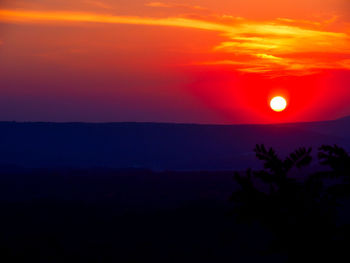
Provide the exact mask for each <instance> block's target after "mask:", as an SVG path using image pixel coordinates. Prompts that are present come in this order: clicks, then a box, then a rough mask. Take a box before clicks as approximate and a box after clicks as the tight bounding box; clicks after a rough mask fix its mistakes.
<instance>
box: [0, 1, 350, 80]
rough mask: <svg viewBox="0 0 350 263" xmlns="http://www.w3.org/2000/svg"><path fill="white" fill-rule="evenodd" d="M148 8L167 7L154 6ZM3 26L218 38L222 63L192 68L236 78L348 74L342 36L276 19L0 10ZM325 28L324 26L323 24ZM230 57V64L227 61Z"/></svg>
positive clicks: (349, 51)
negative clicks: (167, 31)
mask: <svg viewBox="0 0 350 263" xmlns="http://www.w3.org/2000/svg"><path fill="white" fill-rule="evenodd" d="M149 5H150V6H157V7H170V6H169V5H166V4H163V3H160V2H153V3H149ZM0 22H6V23H108V24H129V25H142V26H166V27H180V28H190V29H197V30H209V31H215V32H218V34H220V35H222V36H224V37H226V39H227V40H225V41H223V42H221V43H219V44H218V45H216V46H215V47H213V50H212V51H209V52H214V53H215V52H216V53H223V54H226V56H227V59H224V60H218V61H204V62H196V63H195V64H197V65H228V66H232V67H234V68H235V69H236V70H238V71H241V72H249V73H260V74H270V75H274V74H275V75H280V74H295V75H299V74H313V73H315V72H317V71H318V70H322V69H344V70H350V63H349V61H350V36H349V34H347V33H345V32H334V31H326V30H322V21H321V22H320V21H314V22H313V21H300V22H298V20H292V19H285V18H278V19H276V20H275V21H267V22H266V21H265V22H264V21H262V22H261V21H259V22H257V21H249V20H246V19H243V18H241V19H234V18H232V19H227V17H214V16H210V17H209V16H208V17H204V18H203V17H201V18H200V19H195V18H187V17H166V18H152V17H139V16H114V15H106V14H98V13H76V12H59V11H26V10H0ZM325 23H326V24H327V23H329V21H325ZM232 56H234V57H235V58H234V59H232Z"/></svg>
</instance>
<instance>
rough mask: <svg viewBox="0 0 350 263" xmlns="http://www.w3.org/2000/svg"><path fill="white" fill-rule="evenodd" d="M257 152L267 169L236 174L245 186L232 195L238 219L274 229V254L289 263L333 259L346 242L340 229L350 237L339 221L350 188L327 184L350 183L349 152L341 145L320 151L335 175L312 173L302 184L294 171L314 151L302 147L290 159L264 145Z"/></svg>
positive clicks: (343, 185) (319, 155) (309, 161)
mask: <svg viewBox="0 0 350 263" xmlns="http://www.w3.org/2000/svg"><path fill="white" fill-rule="evenodd" d="M254 152H255V154H256V157H257V158H258V159H259V160H261V161H262V162H263V164H264V169H262V170H259V171H252V170H251V169H248V170H247V172H246V174H245V175H242V174H240V173H238V172H237V173H235V180H236V181H237V182H238V184H239V185H240V190H239V191H236V192H234V193H233V194H232V196H231V201H233V203H234V207H235V210H234V211H235V215H236V218H237V219H238V220H240V221H241V222H255V223H258V224H260V225H261V226H262V227H264V228H267V229H269V230H270V231H271V232H272V233H273V234H274V236H275V240H274V241H275V242H273V243H272V244H271V247H270V251H271V252H274V253H275V252H284V253H287V255H288V258H289V261H290V262H295V261H296V260H299V258H300V257H301V256H303V257H304V258H305V257H309V259H310V260H314V259H315V258H317V259H318V260H320V259H326V258H328V259H334V254H333V253H331V252H334V251H338V252H339V249H338V248H339V247H341V246H340V245H339V244H340V243H341V242H340V243H339V240H344V239H345V238H347V236H345V235H344V234H342V235H339V231H340V230H339V229H341V231H340V232H341V233H345V232H346V231H348V230H347V229H349V231H348V232H349V233H350V227H348V228H344V226H342V228H339V227H338V226H337V218H336V215H337V208H338V201H339V198H343V197H344V196H350V195H349V193H350V184H349V183H344V182H346V180H341V181H340V183H335V184H332V185H326V184H325V182H324V180H325V179H326V178H338V179H339V178H341V179H344V178H345V179H346V178H349V176H350V173H349V171H350V157H349V155H348V154H347V152H346V151H345V150H344V149H342V148H340V147H338V146H336V145H335V146H326V145H324V146H322V147H320V148H319V152H318V158H319V161H320V163H321V164H322V165H325V166H329V167H330V168H331V169H330V171H327V172H317V173H312V174H310V175H307V176H305V178H303V179H302V180H297V179H296V178H293V176H292V172H291V171H292V170H293V169H294V168H295V169H296V170H295V172H298V171H300V169H302V168H303V167H306V166H308V165H310V164H311V162H312V156H311V153H312V149H311V148H299V149H297V150H295V151H294V152H292V153H291V154H289V155H288V156H287V157H286V158H285V159H281V158H280V157H279V156H278V155H277V154H276V152H275V151H274V150H273V149H272V148H269V149H267V148H266V147H265V146H264V145H262V144H261V145H256V147H255V149H254ZM295 172H293V173H295ZM348 232H346V233H348ZM340 236H341V238H340ZM335 240H337V241H335Z"/></svg>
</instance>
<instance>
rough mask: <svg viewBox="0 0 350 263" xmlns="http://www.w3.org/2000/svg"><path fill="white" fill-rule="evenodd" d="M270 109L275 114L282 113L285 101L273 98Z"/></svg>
mask: <svg viewBox="0 0 350 263" xmlns="http://www.w3.org/2000/svg"><path fill="white" fill-rule="evenodd" d="M270 107H271V109H273V110H274V111H277V112H281V111H284V110H285V109H286V107H287V101H286V99H285V98H283V97H281V96H277V97H274V98H273V99H272V100H271V102H270Z"/></svg>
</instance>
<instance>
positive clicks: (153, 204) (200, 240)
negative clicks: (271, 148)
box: [0, 171, 273, 262]
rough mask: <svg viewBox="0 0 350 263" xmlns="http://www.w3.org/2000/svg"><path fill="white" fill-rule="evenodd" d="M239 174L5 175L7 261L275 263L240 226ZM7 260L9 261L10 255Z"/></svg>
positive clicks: (1, 183)
mask: <svg viewBox="0 0 350 263" xmlns="http://www.w3.org/2000/svg"><path fill="white" fill-rule="evenodd" d="M235 188H237V184H236V183H235V182H234V180H233V173H232V172H221V173H210V172H202V173H201V172H191V173H185V172H182V173H179V172H177V173H175V172H162V173H152V172H149V171H125V172H120V171H119V172H100V173H98V172H96V171H60V172H57V171H56V172H55V173H53V172H52V171H35V172H23V173H22V174H3V175H1V176H0V211H1V216H0V218H1V219H0V220H1V225H0V249H1V252H0V257H1V258H2V259H3V260H2V262H28V261H33V260H34V261H33V262H230V261H231V262H232V261H234V262H256V261H258V260H259V262H273V257H271V256H267V255H263V254H261V253H260V252H262V250H263V249H264V247H265V246H264V245H262V244H264V243H266V242H267V240H268V239H269V235H267V234H266V233H264V232H263V231H262V230H261V229H259V228H255V229H254V227H253V228H252V227H244V226H242V225H238V224H236V223H235V221H234V218H233V216H232V214H231V212H230V211H231V205H230V203H229V202H228V199H229V197H230V195H231V193H232V191H233V189H235ZM4 259H5V260H4Z"/></svg>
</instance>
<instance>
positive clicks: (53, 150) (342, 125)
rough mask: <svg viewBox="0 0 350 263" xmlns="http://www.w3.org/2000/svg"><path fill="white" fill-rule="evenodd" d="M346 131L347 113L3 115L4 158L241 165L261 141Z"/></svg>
mask: <svg viewBox="0 0 350 263" xmlns="http://www.w3.org/2000/svg"><path fill="white" fill-rule="evenodd" d="M349 132H350V119H349V118H344V119H339V120H335V121H326V122H313V123H292V124H278V125H196V124H167V123H104V124H91V123H17V122H1V123H0V145H1V147H0V160H1V161H0V162H1V163H0V165H1V166H6V165H15V166H20V167H29V168H30V167H34V168H57V167H76V168H91V167H110V168H149V169H155V170H158V169H159V170H166V169H170V170H174V169H178V170H182V169H188V170H192V169H193V170H209V169H212V170H220V169H221V170H225V169H244V168H246V167H253V168H254V167H255V166H256V165H259V164H258V162H257V161H256V160H255V155H254V152H253V151H252V150H251V149H253V148H254V145H255V144H256V143H263V144H265V145H270V146H271V147H273V148H275V149H276V150H277V151H278V152H280V153H281V154H286V153H288V152H289V151H291V150H293V149H294V148H295V147H299V146H305V147H309V146H310V147H318V146H320V145H321V144H335V143H336V144H339V145H342V146H343V147H345V148H346V149H349V148H350V139H349V138H348V137H347V136H346V135H348V134H349Z"/></svg>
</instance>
